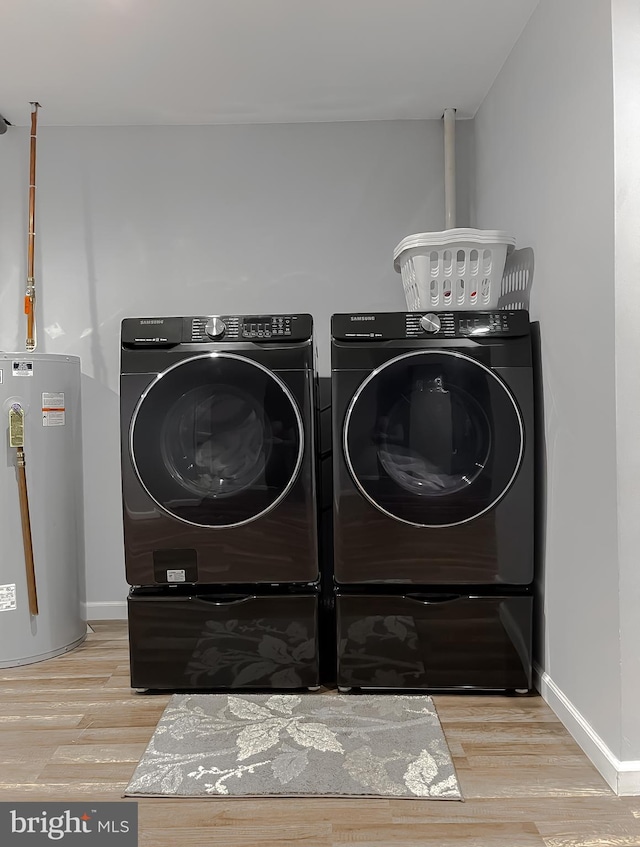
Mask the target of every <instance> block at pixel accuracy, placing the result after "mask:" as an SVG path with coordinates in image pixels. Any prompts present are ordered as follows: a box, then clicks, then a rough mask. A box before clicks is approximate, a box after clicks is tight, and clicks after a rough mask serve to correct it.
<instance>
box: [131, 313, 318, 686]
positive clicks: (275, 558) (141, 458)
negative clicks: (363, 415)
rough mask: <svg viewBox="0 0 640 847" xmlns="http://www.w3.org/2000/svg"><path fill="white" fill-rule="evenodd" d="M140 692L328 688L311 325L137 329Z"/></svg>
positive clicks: (300, 321) (184, 323)
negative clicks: (322, 676) (322, 654)
mask: <svg viewBox="0 0 640 847" xmlns="http://www.w3.org/2000/svg"><path fill="white" fill-rule="evenodd" d="M120 387H121V446H122V450H121V456H122V497H123V513H124V542H125V565H126V576H127V581H128V582H129V584H130V585H131V586H132V590H131V592H130V595H129V599H128V610H129V637H130V654H131V682H132V686H133V687H134V688H138V689H161V688H163V689H167V688H170V689H208V690H211V689H225V688H278V689H281V688H300V687H314V686H317V685H318V682H319V677H318V673H319V672H318V638H317V630H318V592H319V568H318V553H317V524H316V491H315V451H314V418H315V405H314V397H313V391H314V346H313V335H312V320H311V316H310V315H268V316H220V317H218V316H215V317H211V316H197V317H164V318H128V319H126V320H124V321H123V322H122V333H121V381H120Z"/></svg>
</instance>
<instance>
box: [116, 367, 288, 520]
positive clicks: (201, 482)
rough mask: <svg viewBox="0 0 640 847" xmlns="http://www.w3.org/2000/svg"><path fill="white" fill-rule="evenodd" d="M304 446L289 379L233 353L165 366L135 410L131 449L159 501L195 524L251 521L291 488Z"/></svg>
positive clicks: (144, 481) (145, 483)
mask: <svg viewBox="0 0 640 847" xmlns="http://www.w3.org/2000/svg"><path fill="white" fill-rule="evenodd" d="M303 449H304V438H303V427H302V420H301V417H300V413H299V411H298V407H297V405H296V402H295V400H294V398H293V397H292V395H291V392H290V391H289V389H288V388H287V386H286V385H285V384H284V383H283V382H282V380H280V378H279V377H278V376H276V375H275V374H274V373H272V372H271V371H269V370H267V369H266V368H264V367H263V366H262V365H259V364H257V363H256V362H253V361H251V360H250V359H245V358H244V357H242V356H236V355H234V354H231V353H214V354H207V355H204V356H197V357H194V358H192V359H186V360H185V361H183V362H180V363H178V364H177V365H174V366H173V367H171V368H169V369H168V370H166V371H164V372H163V373H162V374H160V375H159V376H158V377H157V378H156V380H155V381H154V382H153V383H152V384H151V386H150V387H149V388H148V389H147V391H146V392H145V393H144V395H143V396H142V397H141V399H140V401H139V402H138V405H137V407H136V410H135V412H134V415H133V419H132V423H131V430H130V450H131V456H132V460H133V464H134V467H135V470H136V473H137V475H138V478H139V480H140V482H141V483H142V485H143V486H144V488H145V489H146V491H147V493H148V494H149V496H150V497H151V498H152V499H153V500H154V501H155V502H156V504H157V505H158V506H159V507H160V508H161V509H163V511H165V512H168V513H169V514H171V515H173V516H174V517H176V518H178V519H179V520H182V521H184V522H186V523H190V524H195V525H197V526H206V527H229V526H238V525H240V524H244V523H248V522H249V521H252V520H255V519H256V518H258V517H260V516H261V515H264V514H265V513H266V512H268V511H270V510H271V509H273V508H274V507H275V506H276V505H277V504H278V503H279V502H280V501H281V500H282V499H283V497H285V496H286V494H287V492H288V491H289V489H290V488H291V486H292V485H293V483H294V482H295V480H296V477H297V475H298V472H299V470H300V465H301V463H302V454H303Z"/></svg>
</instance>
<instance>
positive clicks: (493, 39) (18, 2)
mask: <svg viewBox="0 0 640 847" xmlns="http://www.w3.org/2000/svg"><path fill="white" fill-rule="evenodd" d="M537 3H538V0H0V39H1V47H0V114H2V115H3V116H4V117H5V118H7V120H9V121H11V122H12V123H14V124H16V125H27V124H28V122H29V112H30V106H29V101H31V100H38V101H39V102H40V103H41V104H42V106H43V109H42V111H41V112H40V115H39V121H40V124H41V125H42V124H45V125H46V124H48V125H73V126H76V125H106V124H115V125H128V124H216V123H282V122H287V123H289V122H301V121H341V120H391V119H402V118H413V119H416V118H440V117H441V116H442V111H443V109H444V108H445V107H447V106H451V107H455V108H457V109H458V115H459V117H472V116H473V115H474V114H475V111H476V109H477V108H478V106H479V105H480V103H481V102H482V100H483V98H484V96H485V95H486V93H487V91H488V90H489V88H490V87H491V84H492V82H493V80H494V79H495V77H496V75H497V73H498V71H499V70H500V67H501V66H502V64H503V62H504V60H505V59H506V57H507V56H508V54H509V51H510V50H511V48H512V47H513V45H514V44H515V42H516V40H517V38H518V36H519V35H520V33H521V32H522V30H523V28H524V26H525V24H526V22H527V20H528V19H529V17H530V15H531V13H532V11H533V9H534V8H535V6H536V5H537Z"/></svg>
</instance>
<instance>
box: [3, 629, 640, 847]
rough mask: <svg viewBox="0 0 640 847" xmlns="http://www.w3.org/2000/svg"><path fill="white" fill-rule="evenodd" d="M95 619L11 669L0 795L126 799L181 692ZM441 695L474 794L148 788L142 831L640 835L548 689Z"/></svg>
mask: <svg viewBox="0 0 640 847" xmlns="http://www.w3.org/2000/svg"><path fill="white" fill-rule="evenodd" d="M92 627H93V628H94V630H95V631H94V632H93V633H91V634H90V635H89V637H88V638H87V640H86V642H85V643H84V644H83V645H81V646H80V647H79V648H78V649H76V650H74V651H73V652H72V653H68V654H67V655H65V656H60V657H58V658H55V659H51V660H49V661H47V662H41V663H38V664H34V665H26V666H23V667H21V668H13V669H4V670H3V669H0V680H1V684H0V800H45V799H50V800H65V801H70V800H88V799H94V800H119V799H121V797H122V792H123V790H124V787H125V785H126V784H127V782H128V780H129V778H130V777H131V774H132V773H133V770H134V768H135V766H136V763H137V762H138V759H139V757H140V756H141V754H142V752H143V750H144V749H145V746H146V744H147V742H148V740H149V738H150V737H151V734H152V732H153V730H154V728H155V726H156V723H157V721H158V719H159V717H160V715H161V714H162V711H163V709H164V707H165V705H166V703H167V701H168V699H169V695H164V694H163V695H140V694H135V693H134V692H132V691H131V689H130V687H129V676H128V647H127V632H126V625H125V624H124V623H120V622H104V623H95V624H92ZM433 699H434V702H435V704H436V707H437V709H438V713H439V715H440V719H441V721H442V725H443V727H444V730H445V734H446V737H447V740H448V743H449V746H450V749H451V753H452V755H453V758H454V762H455V765H456V769H457V772H458V778H459V780H460V785H461V787H462V791H463V794H464V797H465V802H464V803H458V802H454V801H420V800H415V801H414V800H378V799H374V800H351V799H345V800H335V799H332V800H322V799H317V800H315V799H295V800H292V799H282V800H273V799H268V800H249V799H247V800H228V799H224V798H222V799H217V798H207V799H201V800H185V799H166V800H165V799H143V800H139V801H137V802H138V804H139V817H140V844H141V845H144V847H176V845H180V847H191V846H192V845H193V847H204V845H219V846H220V847H256V845H260V844H265V845H269V847H277V846H278V845H290V844H301V845H304V847H338V845H348V844H354V845H366V846H367V847H387V845H394V847H425V845H427V846H429V845H438V847H447V845H463V847H640V797H626V798H618V797H616V796H615V795H614V794H613V793H612V792H611V791H610V789H609V788H608V786H607V785H606V783H605V782H604V781H603V780H602V778H601V777H600V776H599V774H598V773H597V772H596V770H595V769H594V768H593V766H592V765H591V763H590V762H589V760H588V759H587V758H586V757H585V756H584V754H583V753H582V752H581V751H580V749H579V748H578V746H577V745H576V744H575V742H574V741H573V740H572V738H571V737H570V736H569V735H568V733H567V732H566V730H565V729H564V728H563V726H562V725H561V724H560V722H559V721H558V720H557V718H556V717H555V715H554V714H553V712H551V710H550V709H549V708H548V706H547V705H546V704H545V703H544V702H543V700H542V699H541V698H539V697H531V698H523V699H517V698H507V697H493V696H492V697H474V696H457V697H453V696H435V697H434V698H433ZM131 802H134V801H131Z"/></svg>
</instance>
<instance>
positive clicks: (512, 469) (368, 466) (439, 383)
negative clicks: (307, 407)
mask: <svg viewBox="0 0 640 847" xmlns="http://www.w3.org/2000/svg"><path fill="white" fill-rule="evenodd" d="M523 446H524V435H523V424H522V418H521V415H520V411H519V409H518V407H517V405H516V403H515V400H514V398H513V396H512V395H511V393H510V391H509V389H508V388H507V386H506V385H505V384H504V382H503V381H502V380H501V379H500V378H499V377H498V376H497V375H496V374H495V373H494V372H493V371H491V370H490V369H489V368H487V367H485V366H484V365H482V364H481V363H480V362H478V361H477V360H475V359H472V358H470V357H468V356H465V355H463V354H461V353H457V352H449V351H444V350H433V351H420V352H416V353H407V354H404V355H401V356H398V357H396V358H395V359H392V360H391V361H389V362H387V363H386V364H384V365H383V366H382V367H380V368H378V369H377V370H376V371H374V372H373V373H372V374H370V375H369V376H368V377H367V379H365V380H364V382H363V383H362V384H361V385H360V387H359V389H358V391H357V392H356V393H355V395H354V397H353V399H352V401H351V403H350V405H349V407H348V409H347V413H346V417H345V422H344V432H343V447H344V455H345V460H346V463H347V467H348V468H349V471H350V473H351V475H352V477H353V480H354V482H355V484H356V485H357V487H358V489H359V490H360V493H361V494H362V495H363V496H364V497H366V499H367V500H368V501H369V502H370V503H371V504H372V505H373V506H375V507H376V508H377V509H379V510H380V511H381V512H383V513H384V514H386V515H388V516H389V517H391V518H394V519H395V520H397V521H401V522H404V523H407V524H412V525H415V526H424V527H447V526H455V525H458V524H463V523H467V522H469V521H472V520H473V519H474V518H477V517H479V516H480V515H482V514H484V513H485V512H487V511H488V510H489V509H491V508H492V507H493V506H495V505H496V503H498V501H499V500H500V499H501V498H502V497H503V496H504V494H505V493H506V492H507V490H508V489H509V486H510V485H511V483H512V482H513V480H514V479H515V477H516V474H517V472H518V468H519V466H520V462H521V460H522V453H523Z"/></svg>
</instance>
